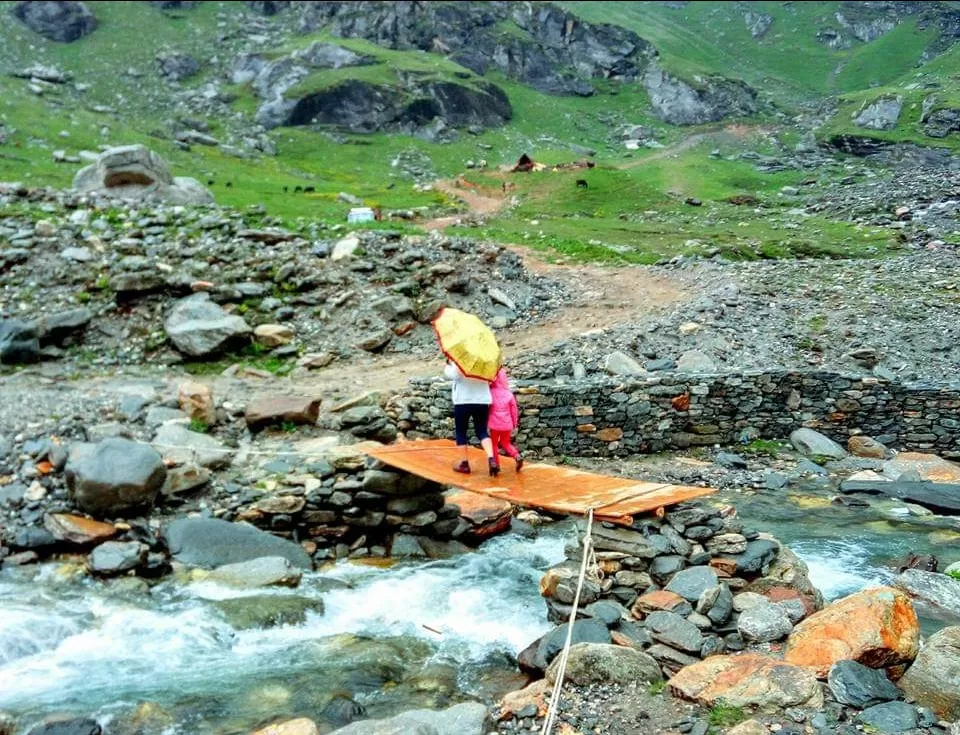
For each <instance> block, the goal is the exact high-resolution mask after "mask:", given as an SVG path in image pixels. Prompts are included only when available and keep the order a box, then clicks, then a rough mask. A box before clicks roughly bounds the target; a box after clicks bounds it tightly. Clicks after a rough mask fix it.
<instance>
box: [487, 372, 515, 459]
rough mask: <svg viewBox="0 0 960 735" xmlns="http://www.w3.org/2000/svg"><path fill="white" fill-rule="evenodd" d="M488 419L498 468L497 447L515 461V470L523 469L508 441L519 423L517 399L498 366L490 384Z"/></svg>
mask: <svg viewBox="0 0 960 735" xmlns="http://www.w3.org/2000/svg"><path fill="white" fill-rule="evenodd" d="M490 397H491V399H492V403H491V404H490V419H489V422H488V424H487V426H488V427H489V429H490V438H491V439H492V440H493V456H494V459H495V461H496V462H497V467H498V470H499V465H500V455H499V449H503V451H504V452H506V453H507V454H508V455H509V456H511V457H513V459H514V461H515V462H516V463H517V472H519V471H520V470H521V469H523V457H521V456H520V452H519V451H517V448H516V447H515V446H513V444H512V443H511V441H510V435H511V434H512V433H513V430H514V429H516V428H517V426H518V425H519V423H520V416H519V411H518V410H517V399H516V398H515V397H514V395H513V393H512V392H511V391H510V383H509V382H508V380H507V371H506V370H504V369H503V368H500V372H498V373H497V377H496V378H494V381H493V383H492V384H491V385H490Z"/></svg>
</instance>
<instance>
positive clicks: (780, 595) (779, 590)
mask: <svg viewBox="0 0 960 735" xmlns="http://www.w3.org/2000/svg"><path fill="white" fill-rule="evenodd" d="M764 597H766V598H767V599H768V600H770V602H785V601H786V600H799V601H800V602H801V603H802V604H803V610H804V614H803V616H804V617H805V618H806V617H809V616H810V615H813V614H814V613H815V612H816V611H817V605H816V602H815V601H814V600H812V599H810V597H808V596H807V595H801V594H800V593H799V592H797V591H796V590H795V589H791V588H789V587H771V588H770V589H768V590H767V591H766V592H765V593H764Z"/></svg>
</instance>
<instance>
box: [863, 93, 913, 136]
mask: <svg viewBox="0 0 960 735" xmlns="http://www.w3.org/2000/svg"><path fill="white" fill-rule="evenodd" d="M902 109H903V98H902V97H881V98H880V99H878V100H875V101H874V102H871V103H870V104H869V105H864V106H863V107H861V108H860V109H859V110H857V111H856V112H855V113H854V114H853V122H854V124H856V125H857V126H858V127H861V128H867V129H869V130H893V128H895V127H897V121H898V120H899V119H900V111H901V110H902Z"/></svg>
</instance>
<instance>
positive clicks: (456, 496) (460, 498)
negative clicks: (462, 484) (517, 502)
mask: <svg viewBox="0 0 960 735" xmlns="http://www.w3.org/2000/svg"><path fill="white" fill-rule="evenodd" d="M446 502H447V503H450V504H452V505H455V506H457V507H458V508H459V509H460V517H461V518H463V519H464V520H465V521H466V522H467V523H469V524H470V531H469V532H467V537H468V538H469V539H470V540H473V541H482V540H484V539H486V538H489V537H490V536H495V535H497V534H499V533H503V532H504V531H506V530H507V529H509V528H510V522H511V520H512V518H513V506H512V505H511V504H510V503H509V502H507V501H506V500H501V499H499V498H492V497H490V496H489V495H483V494H482V493H472V492H470V491H468V490H451V491H449V492H447V494H446Z"/></svg>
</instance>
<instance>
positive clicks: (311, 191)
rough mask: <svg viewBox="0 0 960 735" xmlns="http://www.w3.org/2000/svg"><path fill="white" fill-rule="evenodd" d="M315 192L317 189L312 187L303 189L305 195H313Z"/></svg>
mask: <svg viewBox="0 0 960 735" xmlns="http://www.w3.org/2000/svg"><path fill="white" fill-rule="evenodd" d="M315 191H316V189H314V188H313V187H312V186H305V187H303V193H304V194H312V193H313V192H315Z"/></svg>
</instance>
